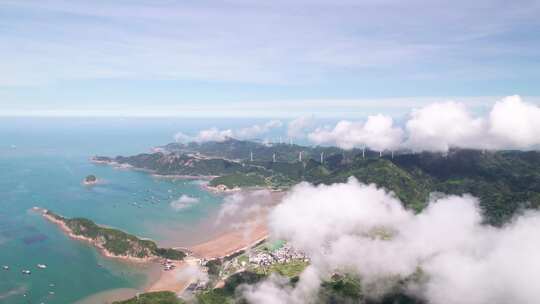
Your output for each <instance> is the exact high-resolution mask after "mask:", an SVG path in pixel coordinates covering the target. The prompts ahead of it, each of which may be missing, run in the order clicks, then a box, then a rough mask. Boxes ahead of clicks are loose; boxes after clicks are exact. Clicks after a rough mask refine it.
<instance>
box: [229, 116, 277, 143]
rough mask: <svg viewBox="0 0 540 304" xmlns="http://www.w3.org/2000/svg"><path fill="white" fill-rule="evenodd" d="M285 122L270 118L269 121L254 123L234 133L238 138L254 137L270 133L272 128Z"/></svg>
mask: <svg viewBox="0 0 540 304" xmlns="http://www.w3.org/2000/svg"><path fill="white" fill-rule="evenodd" d="M282 125H283V123H282V122H281V121H280V120H270V121H269V122H267V123H265V124H261V125H253V126H251V127H247V128H242V129H239V130H238V131H235V132H234V135H235V136H236V137H237V138H245V139H249V138H253V137H256V136H259V135H262V134H265V133H268V132H269V131H270V130H272V129H275V128H280V127H281V126H282Z"/></svg>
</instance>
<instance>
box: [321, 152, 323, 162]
mask: <svg viewBox="0 0 540 304" xmlns="http://www.w3.org/2000/svg"><path fill="white" fill-rule="evenodd" d="M323 163H324V151H323V152H321V164H323Z"/></svg>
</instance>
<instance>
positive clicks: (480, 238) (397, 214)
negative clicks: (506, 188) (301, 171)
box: [244, 179, 540, 304]
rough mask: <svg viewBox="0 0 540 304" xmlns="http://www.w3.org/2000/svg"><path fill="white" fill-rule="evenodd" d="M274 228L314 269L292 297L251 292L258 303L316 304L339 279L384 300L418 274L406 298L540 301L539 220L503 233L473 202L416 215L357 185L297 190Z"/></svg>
mask: <svg viewBox="0 0 540 304" xmlns="http://www.w3.org/2000/svg"><path fill="white" fill-rule="evenodd" d="M269 222H270V228H271V231H272V235H273V236H274V237H277V238H282V239H285V240H287V241H288V242H289V243H290V244H291V245H293V246H294V247H295V248H297V249H300V250H303V251H305V252H306V253H307V254H308V255H309V256H310V257H311V259H312V263H311V265H310V266H309V267H308V268H307V270H306V275H305V276H304V274H302V276H301V278H300V281H299V282H298V283H297V285H296V287H295V288H293V289H287V288H280V286H281V285H280V283H279V281H276V280H275V279H272V280H268V281H265V282H264V283H262V284H260V285H257V286H254V287H251V288H249V289H248V290H245V291H244V295H245V296H246V298H247V299H250V300H251V303H259V302H257V300H259V299H261V300H264V299H275V300H274V302H272V301H270V300H266V302H264V301H263V302H260V303H271V304H274V303H284V304H285V303H293V304H296V303H310V301H309V299H310V295H311V296H313V295H315V294H316V292H317V290H318V287H319V283H320V282H321V280H324V279H328V278H329V276H330V275H331V274H332V273H333V272H335V271H338V272H343V271H345V272H349V273H353V274H357V275H359V276H360V277H361V279H362V284H363V285H364V286H366V285H369V286H370V288H369V289H368V288H365V289H364V291H365V292H366V293H367V295H368V296H377V295H380V292H381V291H382V292H384V290H386V289H385V288H388V287H391V286H389V282H392V281H393V280H392V279H396V278H406V277H409V276H411V275H412V274H414V273H416V271H417V269H418V267H420V268H421V269H422V271H423V280H420V281H418V282H410V283H409V285H408V286H406V288H407V292H410V293H413V294H415V295H416V296H418V297H421V298H424V299H426V300H427V301H428V302H429V303H432V304H489V303H518V304H528V303H536V301H537V299H538V298H539V297H540V289H538V288H537V286H536V282H537V281H538V280H540V261H538V259H537V258H536V254H537V253H538V252H540V235H539V234H538V233H537V231H538V229H540V213H539V212H538V211H531V212H529V213H527V214H525V215H523V216H520V217H518V218H516V219H515V221H514V222H513V223H510V224H508V225H507V226H504V227H502V228H495V227H491V226H485V225H482V224H481V223H482V216H481V213H480V211H479V209H478V201H477V199H475V198H473V197H471V196H466V195H465V196H447V197H443V198H440V199H438V200H436V201H431V202H429V205H428V207H427V208H426V209H425V210H424V211H423V212H422V213H420V214H414V213H413V212H411V211H409V210H406V209H404V208H403V207H402V204H401V202H400V201H399V200H398V199H396V198H395V196H394V195H392V194H391V193H388V192H386V191H384V190H382V189H378V188H377V187H376V186H374V185H363V184H360V183H359V182H357V181H356V180H354V179H351V180H349V182H347V183H344V184H334V185H330V186H326V185H321V186H316V187H315V186H312V185H309V184H306V183H304V184H300V185H298V186H296V187H295V188H294V189H293V190H292V191H291V193H290V194H289V195H288V196H287V197H286V198H285V199H284V200H283V202H282V204H281V205H279V206H277V207H276V208H275V209H274V211H273V212H272V213H271V214H270V217H269ZM518 265H519V266H518ZM394 282H395V281H394ZM373 290H374V291H375V294H371V293H370V292H371V291H373ZM299 294H300V295H302V297H299V296H298V295H299Z"/></svg>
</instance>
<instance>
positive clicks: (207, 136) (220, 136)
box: [174, 128, 234, 142]
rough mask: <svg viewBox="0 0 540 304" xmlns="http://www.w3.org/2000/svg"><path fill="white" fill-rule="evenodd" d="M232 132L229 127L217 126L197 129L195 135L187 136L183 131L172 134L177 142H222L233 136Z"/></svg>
mask: <svg viewBox="0 0 540 304" xmlns="http://www.w3.org/2000/svg"><path fill="white" fill-rule="evenodd" d="M233 137H234V133H233V131H232V130H231V129H226V130H220V129H218V128H210V129H206V130H201V131H199V132H198V133H197V134H196V135H195V136H189V135H187V134H185V133H182V132H178V133H176V135H175V136H174V139H175V140H176V141H177V142H191V141H195V142H207V141H216V142H222V141H225V140H227V139H229V138H233Z"/></svg>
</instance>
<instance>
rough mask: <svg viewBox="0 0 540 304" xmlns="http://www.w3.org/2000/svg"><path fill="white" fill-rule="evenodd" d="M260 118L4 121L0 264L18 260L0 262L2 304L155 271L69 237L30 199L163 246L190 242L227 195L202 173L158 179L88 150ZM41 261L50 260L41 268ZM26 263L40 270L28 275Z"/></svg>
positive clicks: (120, 150)
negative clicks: (187, 201) (92, 178)
mask: <svg viewBox="0 0 540 304" xmlns="http://www.w3.org/2000/svg"><path fill="white" fill-rule="evenodd" d="M251 123H253V122H252V121H238V120H236V121H215V120H213V121H208V120H189V121H178V120H172V119H171V120H141V119H139V120H125V119H3V120H1V121H0V265H8V266H9V267H10V269H9V270H7V271H6V270H0V303H8V304H12V303H13V304H15V303H17V304H18V303H73V302H75V301H77V300H79V299H81V298H84V297H87V296H89V295H92V294H95V293H98V292H104V291H107V290H110V289H117V288H140V287H141V286H143V285H144V284H145V283H146V281H147V279H148V278H147V274H146V273H147V270H146V269H144V267H133V266H132V265H131V266H130V265H127V264H125V263H123V262H119V261H116V260H111V259H105V258H103V257H101V256H100V255H99V253H97V252H96V250H95V249H94V248H92V247H91V246H89V245H87V244H84V243H81V242H78V241H74V240H71V239H69V238H68V237H67V236H65V235H64V234H63V233H62V232H61V231H60V230H59V229H58V227H56V226H55V225H53V224H51V223H48V222H47V221H45V220H44V219H43V218H42V217H41V216H39V215H38V214H36V213H34V212H32V211H30V208H32V207H33V206H39V207H43V208H47V209H51V210H53V211H55V212H57V213H59V214H62V215H64V216H67V217H74V216H80V217H87V218H90V219H92V220H94V221H95V222H97V223H99V224H103V225H109V226H113V227H117V228H119V229H122V230H124V231H126V232H129V233H133V234H136V235H138V236H141V237H149V238H152V239H154V240H156V241H158V243H160V244H162V245H183V243H182V236H186V235H190V234H191V233H190V231H193V229H194V227H196V225H197V224H198V223H200V222H201V221H203V220H204V219H205V218H206V217H207V216H208V214H210V213H211V212H213V211H215V210H217V209H218V208H219V205H220V203H221V201H222V197H220V196H216V195H213V194H211V193H209V192H206V191H204V190H202V189H201V187H200V185H199V184H198V183H197V181H186V180H170V179H159V178H154V177H152V176H151V175H149V174H147V173H143V172H137V171H132V170H119V169H114V168H112V167H109V166H103V165H94V164H92V163H90V162H89V161H88V159H89V157H90V156H92V155H94V154H101V155H118V154H122V155H129V154H133V153H139V152H145V151H148V149H149V148H150V147H152V146H155V145H159V144H164V143H167V142H170V141H172V138H173V135H174V133H175V132H176V131H184V132H193V131H195V130H198V129H200V128H203V127H212V126H217V127H219V126H221V125H225V126H228V127H231V125H232V126H235V125H240V126H241V125H249V124H251ZM88 174H95V175H96V176H97V177H98V178H99V179H100V180H101V181H102V182H101V183H99V184H98V185H95V186H92V187H88V186H84V185H82V184H81V181H82V179H83V178H84V177H85V176H86V175H88ZM181 195H189V196H191V197H195V198H198V199H199V203H196V204H194V205H193V206H190V207H188V208H185V209H182V210H174V209H173V208H171V206H170V203H171V202H172V201H174V200H176V199H178V198H179V197H180V196H181ZM186 232H187V233H186ZM176 236H178V237H176ZM189 241H192V240H189ZM186 242H188V240H187V238H186ZM39 263H42V264H46V265H47V266H48V267H47V269H38V268H37V267H36V265H37V264H39ZM23 269H29V270H31V271H32V274H31V275H24V274H22V273H21V271H22V270H23ZM53 293H54V294H53Z"/></svg>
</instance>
